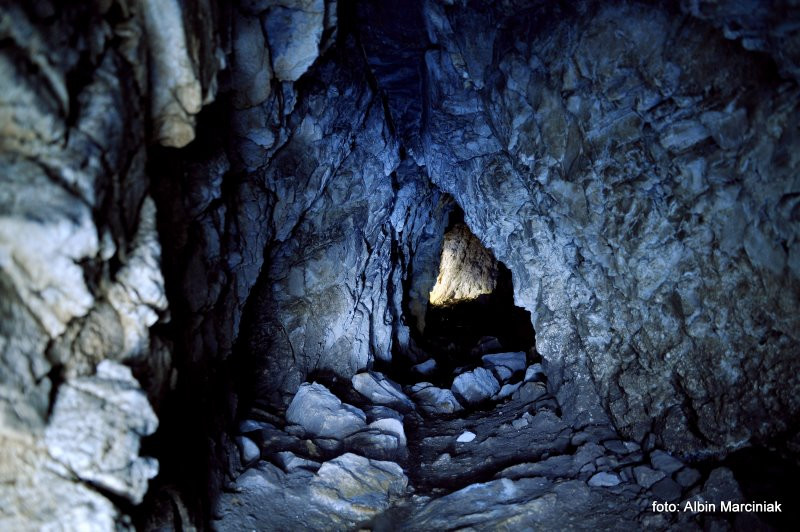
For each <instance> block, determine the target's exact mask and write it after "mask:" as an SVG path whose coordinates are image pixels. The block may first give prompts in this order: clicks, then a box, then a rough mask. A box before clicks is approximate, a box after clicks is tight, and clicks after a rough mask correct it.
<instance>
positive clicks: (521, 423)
mask: <svg viewBox="0 0 800 532" xmlns="http://www.w3.org/2000/svg"><path fill="white" fill-rule="evenodd" d="M528 424H529V422H528V420H527V419H526V418H524V417H521V418H519V419H515V420H514V421H512V422H511V426H512V427H514V428H515V429H517V430H519V429H521V428H524V427H527V426H528Z"/></svg>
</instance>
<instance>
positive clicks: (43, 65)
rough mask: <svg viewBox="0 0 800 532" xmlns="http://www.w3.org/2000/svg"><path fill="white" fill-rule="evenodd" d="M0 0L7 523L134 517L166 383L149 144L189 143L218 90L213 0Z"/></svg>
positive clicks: (70, 524)
mask: <svg viewBox="0 0 800 532" xmlns="http://www.w3.org/2000/svg"><path fill="white" fill-rule="evenodd" d="M0 11H1V12H2V13H0V37H2V39H3V41H4V42H7V43H9V46H8V47H4V48H3V50H2V51H0V71H1V72H2V75H0V124H2V126H0V175H1V176H2V178H0V353H1V354H0V440H2V442H0V447H2V448H3V453H4V454H3V457H2V459H1V460H0V462H1V463H2V467H0V470H1V471H2V472H1V473H0V475H1V476H2V483H0V486H2V487H0V500H1V501H2V503H0V528H3V529H10V530H30V529H40V528H45V529H48V528H61V529H97V530H111V529H114V528H119V529H126V528H128V527H130V526H131V521H130V519H129V518H128V517H127V516H125V515H123V513H122V512H121V511H120V510H119V509H118V508H116V506H115V503H116V501H117V500H119V501H125V500H127V501H129V502H130V503H132V504H138V503H139V502H141V501H142V499H143V497H144V494H145V492H146V490H147V488H148V481H149V480H150V479H151V478H152V477H154V476H155V474H156V472H157V471H158V464H157V462H156V461H155V460H154V459H153V458H144V457H140V456H139V440H140V439H141V438H142V437H144V436H147V435H150V434H151V433H152V432H153V431H155V430H156V427H157V425H158V420H157V418H156V416H155V413H154V411H153V407H152V406H151V402H152V403H157V402H158V401H159V400H161V399H163V397H164V395H165V394H166V393H167V392H168V391H169V390H170V388H171V387H172V385H173V384H174V381H173V377H174V374H173V371H172V370H173V368H172V354H171V349H170V344H169V342H168V341H166V340H165V339H164V338H163V337H161V336H160V335H158V334H157V333H154V332H153V328H155V327H158V326H159V325H161V324H163V323H165V322H166V321H167V320H168V305H167V298H166V291H165V283H164V275H163V271H162V263H161V259H162V245H161V239H160V237H159V235H158V231H157V215H158V209H157V207H156V203H155V201H154V200H153V198H152V195H151V192H152V190H151V189H150V179H149V177H148V175H147V174H146V172H145V165H146V162H147V148H148V144H153V145H155V144H159V143H160V144H163V145H165V146H183V145H185V144H186V143H188V142H189V141H190V140H191V139H192V138H193V137H194V134H195V133H194V125H195V123H194V117H195V115H196V114H198V113H199V112H200V110H201V107H202V106H203V105H204V104H206V103H208V102H210V101H211V100H212V99H213V98H214V95H215V93H216V74H217V71H218V69H219V68H220V66H221V64H220V61H219V59H220V54H221V50H220V49H219V39H218V37H219V34H218V33H217V29H216V27H215V17H216V11H215V10H214V9H212V5H211V2H209V1H207V0H196V1H195V0H187V1H184V2H179V1H177V0H174V1H167V2H150V1H141V2H128V1H120V2H90V3H83V4H69V5H66V4H65V5H62V4H60V3H54V2H35V3H33V4H30V3H25V2H6V3H4V4H3V6H2V8H0ZM147 124H149V125H147ZM129 366H130V367H133V368H134V371H133V373H132V371H131V368H130V367H129ZM134 375H135V377H134ZM111 499H114V502H112V500H111Z"/></svg>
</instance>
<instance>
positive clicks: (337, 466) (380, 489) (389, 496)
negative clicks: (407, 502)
mask: <svg viewBox="0 0 800 532" xmlns="http://www.w3.org/2000/svg"><path fill="white" fill-rule="evenodd" d="M407 486H408V478H407V477H406V476H405V475H404V474H403V469H402V468H401V467H400V466H399V465H397V464H395V463H393V462H382V461H377V460H370V459H368V458H364V457H362V456H358V455H355V454H352V453H347V454H343V455H342V456H340V457H338V458H335V459H334V460H331V461H329V462H325V463H324V464H322V467H320V468H319V471H317V475H316V476H315V477H314V478H313V479H312V480H311V483H310V485H309V492H310V495H311V500H310V503H311V504H313V505H315V506H321V507H323V508H327V509H328V511H329V512H331V514H333V517H334V520H337V519H336V518H338V519H341V520H343V521H346V522H351V523H357V522H361V521H366V520H368V519H369V518H371V517H372V516H374V515H375V514H377V513H378V512H381V511H383V510H385V509H386V508H388V507H389V505H390V504H391V502H392V501H393V500H395V499H397V498H399V497H402V496H403V495H404V494H405V491H406V487H407Z"/></svg>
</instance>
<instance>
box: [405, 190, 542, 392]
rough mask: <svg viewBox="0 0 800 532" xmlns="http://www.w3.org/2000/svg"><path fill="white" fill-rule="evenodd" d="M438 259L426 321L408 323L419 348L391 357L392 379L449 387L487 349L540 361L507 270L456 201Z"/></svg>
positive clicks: (525, 313) (527, 315)
mask: <svg viewBox="0 0 800 532" xmlns="http://www.w3.org/2000/svg"><path fill="white" fill-rule="evenodd" d="M438 259H439V266H438V271H437V277H436V283H435V285H434V286H433V287H432V289H431V291H430V293H429V298H428V301H427V308H426V312H425V317H424V325H423V326H422V327H418V328H416V329H415V328H413V327H412V335H413V339H414V341H415V343H416V347H418V348H419V350H418V351H417V353H416V354H415V356H413V357H411V358H409V357H407V356H406V357H395V361H394V366H395V367H394V368H393V369H394V370H395V371H393V373H394V375H395V377H396V378H398V379H400V380H401V381H403V382H417V381H419V380H420V379H421V378H424V379H425V380H426V381H429V382H432V383H434V384H436V385H439V386H443V387H449V386H450V384H451V383H452V380H453V377H454V376H455V375H457V374H459V373H461V372H463V371H464V370H465V369H469V368H472V367H475V366H479V365H480V364H481V357H482V356H484V355H487V354H494V353H505V352H524V353H525V355H526V358H527V361H528V363H531V362H536V361H538V360H540V357H539V356H538V354H537V353H536V347H535V346H536V337H535V332H534V329H533V325H532V324H531V315H530V312H528V311H527V310H525V309H524V308H521V307H517V306H515V305H514V285H513V279H512V274H511V271H510V270H509V269H508V268H507V267H506V266H505V264H503V263H502V262H500V261H498V260H497V259H496V258H495V257H494V255H493V254H492V252H491V251H490V250H488V249H486V247H485V246H484V245H483V244H482V243H481V241H480V240H479V239H478V238H477V237H476V236H475V235H474V234H473V233H472V231H471V230H470V229H469V227H468V226H467V224H466V223H465V222H464V213H463V211H462V210H461V209H460V208H459V207H458V206H456V207H455V208H454V209H453V211H451V213H450V217H449V221H448V224H447V227H446V229H445V233H444V238H443V242H442V250H441V253H440V255H439V257H438ZM420 329H421V330H420Z"/></svg>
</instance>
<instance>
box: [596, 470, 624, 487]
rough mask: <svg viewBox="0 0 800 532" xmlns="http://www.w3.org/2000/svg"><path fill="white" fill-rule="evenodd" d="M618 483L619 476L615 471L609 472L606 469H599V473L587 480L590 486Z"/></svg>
mask: <svg viewBox="0 0 800 532" xmlns="http://www.w3.org/2000/svg"><path fill="white" fill-rule="evenodd" d="M619 483H620V479H619V476H618V475H617V474H615V473H609V472H607V471H601V472H600V473H596V474H595V475H592V478H590V479H589V482H588V484H589V485H590V486H592V487H610V486H616V485H617V484H619Z"/></svg>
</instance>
